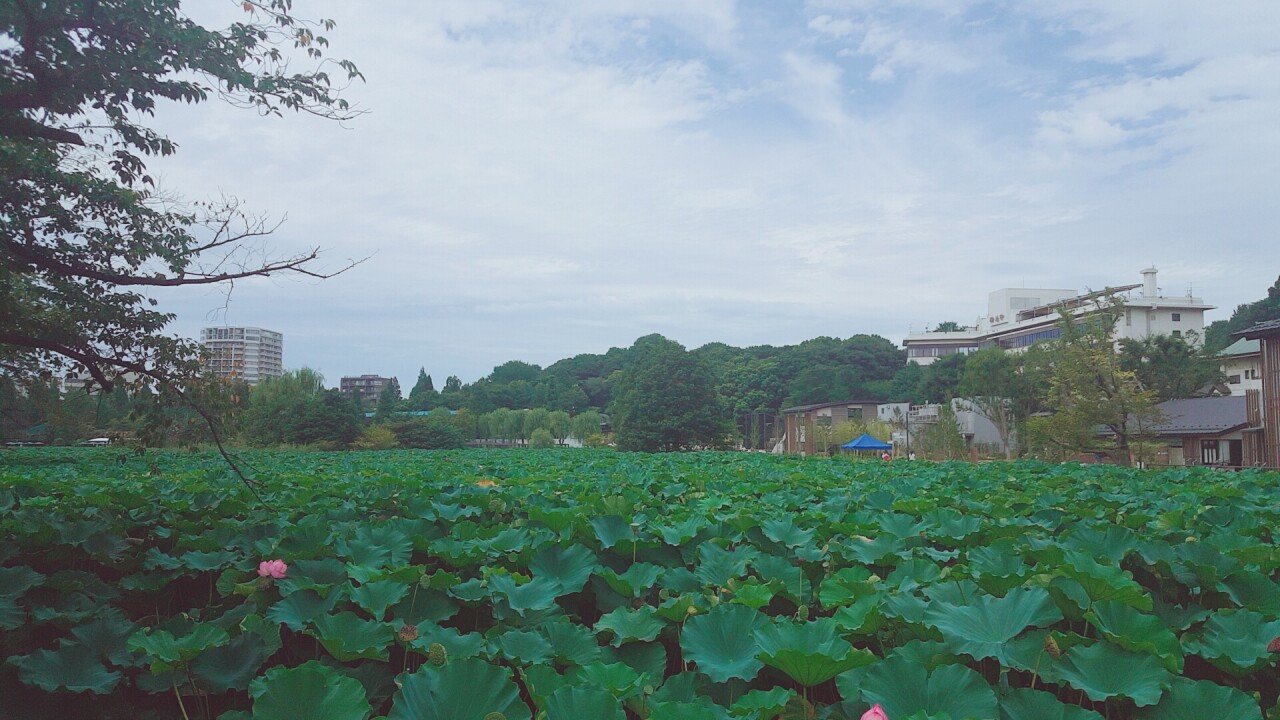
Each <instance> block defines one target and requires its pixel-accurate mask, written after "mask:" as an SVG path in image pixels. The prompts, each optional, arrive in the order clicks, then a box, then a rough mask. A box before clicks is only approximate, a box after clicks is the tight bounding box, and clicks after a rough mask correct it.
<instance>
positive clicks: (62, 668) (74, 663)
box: [9, 640, 120, 695]
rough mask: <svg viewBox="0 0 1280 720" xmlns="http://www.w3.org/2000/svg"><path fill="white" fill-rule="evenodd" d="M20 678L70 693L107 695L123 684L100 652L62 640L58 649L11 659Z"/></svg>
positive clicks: (49, 689) (33, 683)
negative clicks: (110, 669) (100, 655)
mask: <svg viewBox="0 0 1280 720" xmlns="http://www.w3.org/2000/svg"><path fill="white" fill-rule="evenodd" d="M9 662H10V663H12V664H14V665H16V666H17V668H18V676H19V677H21V678H22V682H24V683H27V684H28V685H35V686H36V687H39V688H42V689H44V690H48V691H50V692H52V691H54V690H69V691H71V692H75V693H79V692H91V693H95V694H98V695H105V694H107V693H109V692H111V690H112V688H114V687H115V686H116V683H118V682H120V673H118V672H114V671H109V670H107V668H106V667H105V666H104V665H103V664H102V661H101V660H99V659H98V653H96V652H94V651H93V650H91V649H90V648H87V647H85V646H84V645H80V644H78V643H68V642H67V641H65V640H62V641H60V642H59V643H58V649H57V650H36V651H35V652H33V653H31V654H30V655H22V656H19V657H11V658H9Z"/></svg>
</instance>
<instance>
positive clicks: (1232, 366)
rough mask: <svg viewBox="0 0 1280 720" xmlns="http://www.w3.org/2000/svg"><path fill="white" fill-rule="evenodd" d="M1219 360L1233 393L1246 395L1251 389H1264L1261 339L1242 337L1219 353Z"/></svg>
mask: <svg viewBox="0 0 1280 720" xmlns="http://www.w3.org/2000/svg"><path fill="white" fill-rule="evenodd" d="M1218 360H1219V361H1220V362H1221V367H1222V374H1223V375H1226V376H1227V387H1229V388H1231V394H1232V395H1244V394H1245V393H1246V392H1248V391H1250V390H1257V391H1259V392H1261V391H1262V349H1261V348H1260V343H1259V341H1257V340H1246V339H1244V338H1241V339H1239V340H1237V341H1235V342H1234V343H1232V344H1231V345H1230V346H1229V347H1228V348H1227V349H1226V350H1223V351H1222V352H1220V353H1218Z"/></svg>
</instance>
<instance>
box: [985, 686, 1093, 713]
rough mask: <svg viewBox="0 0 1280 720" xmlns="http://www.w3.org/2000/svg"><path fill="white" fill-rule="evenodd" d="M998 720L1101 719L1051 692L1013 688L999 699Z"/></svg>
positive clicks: (1090, 711)
mask: <svg viewBox="0 0 1280 720" xmlns="http://www.w3.org/2000/svg"><path fill="white" fill-rule="evenodd" d="M1000 720H1102V716H1101V715H1099V714H1098V713H1096V712H1094V711H1092V710H1086V709H1084V708H1081V707H1076V706H1074V705H1067V704H1065V703H1062V702H1061V701H1059V700H1058V698H1057V697H1055V696H1054V695H1053V693H1047V692H1044V691H1042V690H1030V689H1027V688H1015V689H1013V690H1010V691H1009V694H1008V695H1006V696H1004V698H1002V699H1001V700H1000Z"/></svg>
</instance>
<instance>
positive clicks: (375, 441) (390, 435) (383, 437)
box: [351, 425, 400, 450]
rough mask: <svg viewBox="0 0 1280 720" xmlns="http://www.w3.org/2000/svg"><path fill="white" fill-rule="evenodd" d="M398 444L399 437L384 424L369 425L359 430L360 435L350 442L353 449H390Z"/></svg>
mask: <svg viewBox="0 0 1280 720" xmlns="http://www.w3.org/2000/svg"><path fill="white" fill-rule="evenodd" d="M399 445H400V439H399V438H397V437H396V434H395V432H394V431H393V430H392V429H391V428H389V427H387V426H386V425H369V426H368V427H366V428H365V429H363V430H361V431H360V436H359V437H357V438H356V439H355V442H353V443H351V447H352V449H354V450H390V449H391V448H393V447H397V446H399Z"/></svg>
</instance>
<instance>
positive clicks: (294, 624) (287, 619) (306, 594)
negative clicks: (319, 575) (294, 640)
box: [267, 590, 342, 630]
mask: <svg viewBox="0 0 1280 720" xmlns="http://www.w3.org/2000/svg"><path fill="white" fill-rule="evenodd" d="M341 596H342V593H339V592H331V593H329V595H328V597H321V596H320V595H318V594H316V593H315V592H314V591H312V590H298V591H297V592H294V593H292V594H290V595H289V596H288V597H286V598H284V599H283V600H280V601H279V602H277V603H276V604H275V605H272V606H271V607H270V608H269V609H268V610H267V619H269V620H271V621H273V622H277V623H283V624H284V625H287V626H288V627H289V629H290V630H301V629H302V628H303V627H305V626H306V624H307V623H309V622H314V621H315V619H316V618H318V617H320V616H321V615H324V614H325V613H327V612H329V611H330V610H332V609H333V606H334V605H335V604H337V601H338V598H339V597H341Z"/></svg>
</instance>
